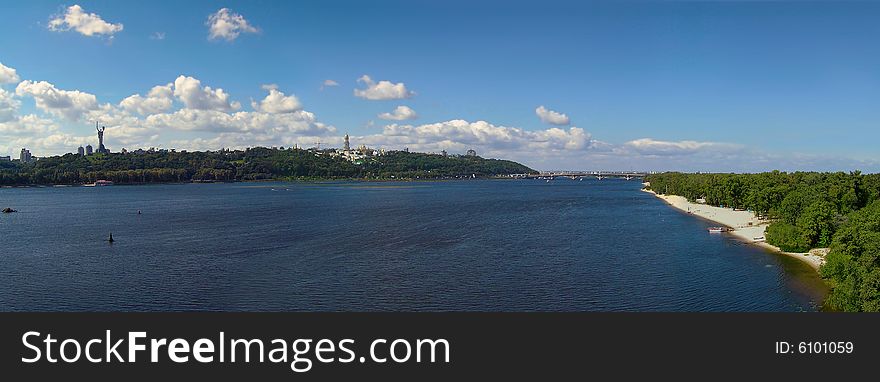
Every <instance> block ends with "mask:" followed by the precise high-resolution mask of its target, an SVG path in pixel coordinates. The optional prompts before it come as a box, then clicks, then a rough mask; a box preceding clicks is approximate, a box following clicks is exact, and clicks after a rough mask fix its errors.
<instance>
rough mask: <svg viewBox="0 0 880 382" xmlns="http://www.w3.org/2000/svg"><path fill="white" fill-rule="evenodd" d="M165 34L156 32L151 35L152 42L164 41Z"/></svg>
mask: <svg viewBox="0 0 880 382" xmlns="http://www.w3.org/2000/svg"><path fill="white" fill-rule="evenodd" d="M164 39H165V32H155V33H153V34H151V35H150V40H164Z"/></svg>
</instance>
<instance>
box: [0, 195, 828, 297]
mask: <svg viewBox="0 0 880 382" xmlns="http://www.w3.org/2000/svg"><path fill="white" fill-rule="evenodd" d="M640 187H641V185H640V183H639V182H637V181H625V180H613V179H605V180H601V181H598V180H583V181H572V180H554V181H552V182H549V183H548V182H545V181H539V180H505V181H487V180H472V181H461V182H452V181H448V182H412V183H404V182H391V183H361V182H339V183H232V184H175V185H147V186H113V187H91V188H89V187H68V188H6V189H0V208H3V207H7V206H9V207H12V208H15V209H16V210H18V211H19V212H17V213H12V214H3V215H0V310H3V311H19V310H25V311H83V310H85V311H120V310H121V311H180V310H219V311H388V310H390V311H448V310H453V311H810V310H816V309H818V308H819V307H820V305H821V301H822V299H823V298H824V296H825V294H826V293H827V288H826V287H825V286H824V284H823V283H822V281H821V280H820V279H819V278H818V276H816V274H815V272H814V271H812V270H811V269H810V268H809V267H808V266H806V265H805V264H802V263H800V262H799V261H797V260H795V259H791V258H788V257H785V256H781V255H778V254H774V253H769V252H767V251H765V250H763V249H760V248H757V247H754V246H751V245H747V244H745V243H742V242H739V241H737V240H735V239H733V238H732V237H730V236H728V235H726V234H721V235H718V234H714V235H711V234H708V233H707V231H706V227H708V226H709V225H710V223H708V222H705V221H702V220H699V219H696V218H694V217H692V216H688V215H686V214H683V213H681V212H678V211H676V210H674V209H672V208H670V207H668V206H666V205H665V204H664V203H663V202H662V201H660V200H658V199H656V198H654V197H653V196H651V195H649V194H647V193H644V192H640V191H639V189H640ZM138 211H141V213H140V214H138ZM111 232H112V234H113V237H114V239H115V242H114V243H112V244H110V243H108V242H106V241H105V239H106V238H107V237H108V235H109V234H110V233H111Z"/></svg>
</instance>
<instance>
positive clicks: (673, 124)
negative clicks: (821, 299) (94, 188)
mask: <svg viewBox="0 0 880 382" xmlns="http://www.w3.org/2000/svg"><path fill="white" fill-rule="evenodd" d="M404 4H407V3H401V2H393V1H387V2H381V3H376V4H360V3H356V2H333V3H331V4H328V3H318V4H315V3H308V4H287V3H280V4H278V6H277V7H271V9H269V8H270V7H261V6H259V5H256V4H251V3H247V2H228V3H223V4H219V3H215V2H187V3H184V4H179V3H170V2H158V3H150V4H128V3H126V4H121V3H114V2H102V1H82V2H77V3H76V4H66V5H62V3H58V2H49V1H36V2H27V3H20V4H4V5H3V8H4V10H6V12H4V14H5V15H6V16H5V17H4V21H5V22H4V24H3V25H2V26H0V31H2V33H0V45H2V46H3V47H4V49H3V50H2V51H0V65H2V66H0V156H7V155H15V154H16V153H17V152H18V151H19V150H20V149H21V148H28V149H29V150H30V151H31V152H33V153H34V155H36V156H39V157H44V156H48V155H58V154H63V153H67V152H76V150H77V148H78V147H79V146H84V145H86V144H93V145H94V144H95V143H96V142H95V141H96V140H95V136H94V131H93V130H91V128H92V127H91V126H92V125H93V124H94V123H95V121H98V122H99V123H100V124H101V125H102V126H106V127H107V137H108V142H107V145H108V146H110V147H115V148H116V149H117V150H118V149H121V148H123V147H126V148H129V149H137V148H148V147H175V148H177V149H182V150H218V149H220V148H224V147H225V148H244V147H251V146H266V147H272V146H285V147H289V146H294V145H299V146H305V147H308V146H313V145H314V144H315V143H316V142H321V143H323V144H326V145H328V146H333V147H342V146H343V140H344V136H345V135H347V134H350V135H351V139H352V141H356V142H358V144H361V143H363V144H366V145H368V146H371V147H377V148H386V149H404V148H409V149H411V150H415V151H424V152H441V151H448V152H455V153H465V152H466V151H467V150H470V149H474V150H476V151H477V152H478V153H480V155H483V156H486V157H496V158H505V159H512V160H516V161H519V162H522V163H524V164H526V165H528V166H531V167H533V168H536V169H541V170H547V169H573V170H578V169H609V170H631V169H638V170H649V171H651V170H658V171H662V170H682V171H748V172H753V171H763V170H772V169H780V170H788V171H791V170H857V169H858V170H862V171H868V172H876V171H880V164H878V163H880V162H878V160H877V159H876V149H875V148H874V144H873V142H874V141H876V140H877V139H878V138H880V135H878V134H880V132H878V130H877V129H876V128H875V125H876V124H877V121H878V120H880V118H878V117H880V112H878V111H877V110H876V109H878V108H877V106H876V104H877V101H878V99H880V97H878V94H877V91H876V89H878V88H880V86H878V85H880V74H878V73H877V71H876V69H875V68H876V67H877V66H878V64H880V48H878V47H877V46H876V44H874V43H873V40H874V39H872V38H871V37H873V36H876V35H877V34H878V33H880V26H878V25H877V24H876V22H875V20H876V16H878V15H880V4H872V3H846V4H835V5H834V6H831V5H829V4H825V3H808V4H799V5H798V6H793V5H788V4H785V3H773V4H765V3H714V2H711V3H666V2H646V3H639V4H638V6H633V4H613V3H605V2H599V3H587V4H573V3H567V2H542V3H541V5H540V7H536V6H535V4H534V3H528V2H504V3H500V2H481V3H480V4H469V3H465V2H444V3H436V4H420V5H419V6H418V7H413V6H407V7H404V6H403V5H404ZM339 6H345V7H346V9H349V10H350V11H349V12H344V14H338V13H334V9H335V8H334V7H339ZM781 13H784V14H785V15H784V16H780V14H781ZM13 15H14V16H13ZM437 28H441V29H442V30H443V33H439V32H438V29H437Z"/></svg>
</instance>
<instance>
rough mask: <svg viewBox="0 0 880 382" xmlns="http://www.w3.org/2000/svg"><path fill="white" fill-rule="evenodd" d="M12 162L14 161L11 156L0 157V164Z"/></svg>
mask: <svg viewBox="0 0 880 382" xmlns="http://www.w3.org/2000/svg"><path fill="white" fill-rule="evenodd" d="M11 160H12V158H11V157H9V156H5V157H0V162H9V161H11Z"/></svg>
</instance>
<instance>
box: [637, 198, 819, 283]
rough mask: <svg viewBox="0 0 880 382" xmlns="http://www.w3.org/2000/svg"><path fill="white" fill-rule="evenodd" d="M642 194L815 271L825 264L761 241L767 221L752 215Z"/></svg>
mask: <svg viewBox="0 0 880 382" xmlns="http://www.w3.org/2000/svg"><path fill="white" fill-rule="evenodd" d="M642 191H644V192H647V193H649V194H652V195H654V196H656V197H657V198H659V199H660V200H663V201H664V202H666V204H668V205H669V206H671V207H672V208H675V209H677V210H679V211H681V212H684V213H686V214H688V215H694V216H697V217H700V218H703V219H706V220H708V221H711V222H713V223H717V224H720V225H723V226H726V227H728V228H730V229H731V231H729V233H730V234H732V235H733V236H735V237H736V238H737V239H739V240H741V241H744V242H746V243H749V244H753V245H756V246H759V247H761V248H764V249H768V250H771V251H774V252H777V253H781V254H783V255H786V256H789V257H792V258H795V259H798V260H800V261H803V262H804V263H807V265H809V266H810V267H811V268H813V269H814V270H815V271H817V272H818V271H819V268H820V267H821V266H822V264H823V263H824V262H825V258H824V257H822V256H819V255H817V254H814V253H794V252H785V251H783V250H782V249H780V248H779V247H776V246H774V245H771V244H768V243H767V242H765V241H763V240H764V232H765V231H766V229H767V226H768V225H769V224H770V222H768V221H766V220H760V219H759V218H758V217H757V216H755V214H754V213H752V212H749V211H736V210H734V209H732V208H722V207H715V206H709V205H705V204H698V203H692V202H690V201H688V200H687V199H686V198H685V197H683V196H678V195H661V194H658V193H656V192H654V191H652V190H649V189H647V188H642Z"/></svg>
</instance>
